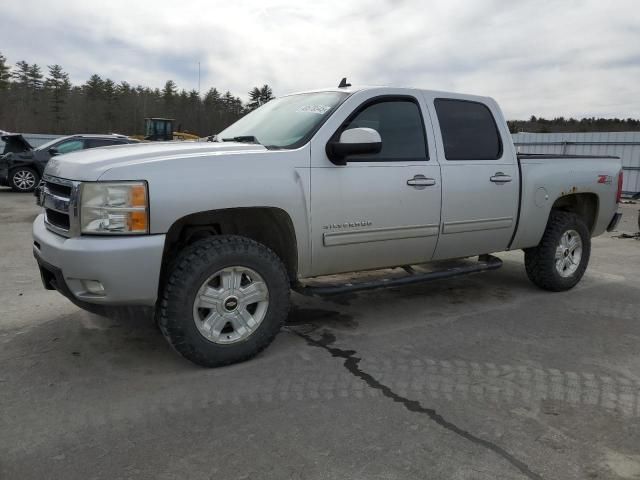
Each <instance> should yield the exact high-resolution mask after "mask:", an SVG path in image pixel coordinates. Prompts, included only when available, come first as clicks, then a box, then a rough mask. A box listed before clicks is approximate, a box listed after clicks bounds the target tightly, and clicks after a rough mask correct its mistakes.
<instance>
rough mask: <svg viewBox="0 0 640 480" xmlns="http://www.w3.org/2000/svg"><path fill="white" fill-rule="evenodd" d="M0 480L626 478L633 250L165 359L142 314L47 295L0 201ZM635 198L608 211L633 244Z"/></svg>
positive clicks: (516, 265) (15, 197)
mask: <svg viewBox="0 0 640 480" xmlns="http://www.w3.org/2000/svg"><path fill="white" fill-rule="evenodd" d="M0 207H1V208H0V252H2V253H1V255H0V272H1V273H0V312H1V313H2V315H1V316H0V478H1V479H3V480H4V479H18V478H19V479H42V478H64V479H72V478H78V479H90V478H96V479H98V478H99V479H118V478H123V479H125V478H127V479H128V478H135V479H147V478H148V479H184V478H189V479H227V478H239V479H246V478H252V479H265V478H274V479H284V478H298V479H315V478H321V479H340V480H343V479H395V478H409V479H474V480H475V479H491V480H495V479H521V478H522V479H539V478H544V479H589V478H592V479H631V478H640V400H639V398H640V322H639V320H640V309H639V306H640V276H639V271H640V241H638V240H634V239H622V238H615V237H614V235H615V234H606V235H604V236H602V237H599V238H597V239H595V240H594V245H593V252H592V261H591V265H590V268H589V270H588V271H587V275H586V276H585V278H584V280H583V281H582V283H581V284H580V285H579V286H578V287H576V288H575V289H574V290H572V291H570V292H566V293H558V294H552V293H547V292H543V291H541V290H538V289H536V288H535V287H533V285H531V284H530V283H529V282H528V280H527V278H526V276H525V273H524V268H523V264H522V253H521V252H512V253H508V254H500V257H501V258H503V260H504V261H505V265H504V267H503V268H502V269H501V270H498V271H495V272H491V273H486V274H481V275H475V276H470V277H465V278H460V279H454V280H449V281H443V282H439V283H433V284H424V285H421V286H413V287H407V288H402V289H394V290H386V291H376V292H370V293H365V294H359V295H351V296H345V297H339V298H335V299H333V300H315V299H307V298H302V297H299V296H294V298H293V301H294V305H295V310H294V311H293V312H292V314H291V316H290V319H289V325H288V326H287V328H286V330H285V331H284V332H282V334H281V335H280V336H279V337H278V338H277V339H276V341H275V343H274V344H273V345H272V346H271V347H270V348H269V349H267V350H266V351H265V352H264V353H263V354H261V355H260V356H259V357H258V358H257V359H255V360H253V361H250V362H246V363H243V364H240V365H235V366H231V367H227V368H221V369H216V370H206V369H202V368H198V367H196V366H194V365H192V364H190V363H188V362H187V361H185V360H183V359H182V358H180V357H178V356H177V355H176V354H175V353H174V352H173V351H172V350H171V349H170V347H169V346H168V344H167V343H166V342H165V341H164V339H163V338H162V336H161V335H160V334H159V333H158V331H157V329H156V328H155V327H154V325H153V323H152V322H151V321H150V320H149V319H147V318H136V317H135V316H133V317H132V318H115V319H114V318H111V319H107V318H102V317H97V316H94V315H91V314H89V313H85V312H83V311H81V310H79V309H78V308H76V307H75V306H74V305H72V304H71V303H70V302H68V301H67V300H65V299H64V298H63V297H62V296H60V295H59V294H57V293H56V292H49V291H45V290H44V289H43V288H42V286H41V284H40V279H39V275H38V272H37V269H36V265H35V261H34V260H33V257H32V254H31V236H30V227H31V221H32V220H33V218H34V217H35V215H36V213H37V211H38V209H37V208H36V207H35V205H34V203H33V197H32V196H30V195H20V194H13V193H10V192H9V191H8V190H4V189H2V190H0ZM638 208H640V205H627V206H625V219H624V223H623V224H622V225H621V228H620V230H621V231H627V232H635V231H636V230H637V227H636V215H637V213H636V212H637V210H638Z"/></svg>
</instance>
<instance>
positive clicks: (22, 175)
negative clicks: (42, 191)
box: [9, 167, 40, 192]
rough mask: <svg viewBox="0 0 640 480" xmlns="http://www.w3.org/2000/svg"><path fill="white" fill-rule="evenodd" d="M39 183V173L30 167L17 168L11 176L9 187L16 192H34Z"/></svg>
mask: <svg viewBox="0 0 640 480" xmlns="http://www.w3.org/2000/svg"><path fill="white" fill-rule="evenodd" d="M39 181H40V175H38V172H36V171H35V170H34V169H33V168H29V167H18V168H15V169H13V170H12V171H11V174H10V175H9V185H10V186H11V189H12V190H13V191H14V192H33V190H34V189H35V188H36V186H38V182H39Z"/></svg>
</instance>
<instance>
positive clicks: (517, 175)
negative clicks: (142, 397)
mask: <svg viewBox="0 0 640 480" xmlns="http://www.w3.org/2000/svg"><path fill="white" fill-rule="evenodd" d="M212 140H213V141H212V142H193V143H185V142H182V143H173V142H170V143H153V144H140V145H126V146H115V147H106V148H100V149H95V150H89V151H83V152H78V153H71V154H68V155H64V156H60V157H54V158H53V159H52V160H51V161H50V162H49V164H48V165H47V168H46V171H45V175H44V179H43V185H42V188H41V191H40V193H39V203H40V204H41V205H42V206H43V207H44V212H43V213H42V214H41V215H39V216H38V217H37V219H36V220H35V223H34V225H33V237H34V243H33V251H34V254H35V257H36V259H37V262H38V264H39V267H40V271H41V274H42V279H43V282H44V285H45V288H48V289H53V288H55V289H57V290H58V291H60V292H61V293H62V294H64V295H65V296H67V297H68V298H69V299H70V300H71V301H72V302H74V303H75V304H77V305H79V306H80V307H82V308H85V309H87V310H90V311H94V312H96V311H97V312H101V311H105V310H104V309H108V308H112V307H120V306H125V305H140V306H148V307H152V308H153V309H154V311H155V315H156V319H157V321H158V324H159V326H160V328H161V330H162V332H163V334H164V335H165V336H166V338H167V339H168V341H169V342H170V343H171V345H173V347H174V348H175V349H176V350H177V351H178V352H180V353H181V354H182V355H184V356H185V357H187V358H188V359H190V360H192V361H193V362H195V363H197V364H200V365H204V366H218V365H224V364H229V363H233V362H237V361H241V360H245V359H247V358H250V357H252V356H254V355H255V354H257V353H258V352H260V351H261V350H262V349H264V348H265V347H266V346H267V345H269V343H270V342H271V341H272V340H273V338H274V337H275V335H276V334H277V333H278V331H279V330H280V327H281V325H282V324H283V322H284V321H285V320H286V317H287V313H288V310H289V292H290V290H291V289H293V290H296V291H299V292H301V293H303V294H311V295H330V294H340V293H344V292H349V291H355V290H361V289H369V288H378V287H381V286H400V285H405V284H409V283H415V282H423V281H427V280H434V279H439V278H446V277H450V276H454V275H461V274H466V273H472V272H478V271H482V270H489V269H493V268H497V267H499V266H500V265H501V262H500V260H499V259H498V258H496V257H494V256H492V255H490V254H491V253H493V252H500V251H505V250H513V249H523V250H524V251H525V267H526V272H527V275H528V277H529V278H530V279H531V281H532V282H533V283H534V284H536V285H537V286H539V287H541V288H544V289H547V290H551V291H561V290H567V289H570V288H571V287H573V286H574V285H575V284H576V283H578V282H579V281H580V278H581V277H582V275H583V274H584V272H585V269H586V268H587V263H588V261H589V254H590V250H591V237H593V236H596V235H600V234H602V233H603V232H604V231H605V230H611V229H613V228H615V226H616V223H617V222H618V220H619V218H620V213H619V210H618V203H619V201H620V194H621V185H622V168H621V162H620V160H619V159H617V158H603V157H585V156H580V157H577V156H576V157H572V156H551V155H527V154H517V153H516V150H515V148H514V146H513V144H512V142H511V137H510V135H509V130H508V128H507V124H506V122H505V120H504V118H503V115H502V113H501V111H500V109H499V107H498V105H497V104H496V102H495V101H494V100H493V99H491V98H486V97H477V96H471V95H461V94H456V93H445V92H436V91H430V90H418V89H409V88H388V87H371V88H369V87H362V88H356V87H350V86H344V83H343V86H341V87H339V88H331V89H325V90H316V91H309V92H303V93H296V94H292V95H287V96H283V97H280V98H278V99H276V100H272V101H271V102H269V103H267V104H265V105H264V106H262V107H260V108H259V109H257V110H255V111H254V112H252V113H250V114H248V115H247V116H245V117H244V118H242V119H240V120H239V121H238V122H236V123H235V124H233V125H231V126H230V127H228V128H227V129H226V130H224V131H223V132H221V133H220V134H218V135H217V136H216V137H214V138H212ZM475 256H477V257H478V259H477V261H475V260H474V261H470V260H469V258H470V257H475ZM447 259H460V260H459V261H458V262H456V263H454V264H453V266H452V265H451V262H447V266H446V267H440V265H441V264H442V263H444V262H435V263H431V264H430V265H431V266H432V268H427V267H425V265H424V264H425V263H427V262H434V261H438V260H447ZM434 266H435V267H434ZM394 267H402V268H395V269H394ZM381 269H386V270H384V272H383V273H381V274H380V275H378V276H376V273H375V272H373V273H371V272H368V273H367V274H366V275H360V276H359V275H355V277H357V278H356V279H355V280H354V279H353V278H352V277H354V275H347V276H344V275H343V276H336V274H339V273H344V272H362V271H365V270H366V271H372V270H381ZM330 275H331V276H332V277H331V278H330V279H329V280H327V277H328V276H330ZM341 278H342V279H343V280H340V279H341Z"/></svg>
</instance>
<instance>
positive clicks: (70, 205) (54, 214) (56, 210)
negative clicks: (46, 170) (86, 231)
mask: <svg viewBox="0 0 640 480" xmlns="http://www.w3.org/2000/svg"><path fill="white" fill-rule="evenodd" d="M79 185H80V184H79V182H73V181H71V180H66V179H63V178H57V177H52V176H49V175H45V176H44V178H43V181H42V185H41V187H40V188H41V191H40V194H39V202H38V203H39V204H40V205H41V206H42V207H43V208H44V213H45V225H46V227H47V228H48V229H49V230H51V231H52V232H55V233H57V234H59V235H63V236H65V237H72V236H74V235H76V234H77V231H78V224H79V221H78V191H79Z"/></svg>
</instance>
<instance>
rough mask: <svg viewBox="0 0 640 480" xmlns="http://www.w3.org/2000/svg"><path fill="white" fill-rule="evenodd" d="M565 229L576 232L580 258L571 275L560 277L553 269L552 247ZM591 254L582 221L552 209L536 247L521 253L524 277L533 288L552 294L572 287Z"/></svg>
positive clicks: (577, 280)
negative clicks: (533, 285)
mask: <svg viewBox="0 0 640 480" xmlns="http://www.w3.org/2000/svg"><path fill="white" fill-rule="evenodd" d="M568 230H574V231H576V232H578V234H579V236H580V240H582V257H581V259H580V264H579V266H578V268H577V270H576V271H575V272H573V274H571V275H570V276H568V277H562V276H561V275H560V274H559V273H558V270H557V269H556V266H555V262H556V259H555V254H556V248H557V246H558V245H559V243H560V238H561V237H562V235H563V234H564V233H565V232H567V231H568ZM590 254H591V235H590V233H589V229H588V228H587V226H586V225H585V223H584V221H583V220H582V219H581V218H580V217H579V216H578V215H576V214H574V213H570V212H563V211H559V210H554V211H552V212H551V215H550V216H549V221H548V222H547V228H546V229H545V231H544V234H543V236H542V240H541V241H540V243H539V244H538V246H537V247H533V248H527V249H525V250H524V264H525V268H526V271H527V276H528V277H529V280H531V281H532V282H533V283H534V284H535V285H537V286H538V287H540V288H542V289H544V290H550V291H552V292H561V291H564V290H569V289H571V288H573V287H574V286H575V285H576V284H577V283H578V282H579V281H580V279H581V278H582V276H583V275H584V272H585V270H586V269H587V265H588V263H589V256H590Z"/></svg>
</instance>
